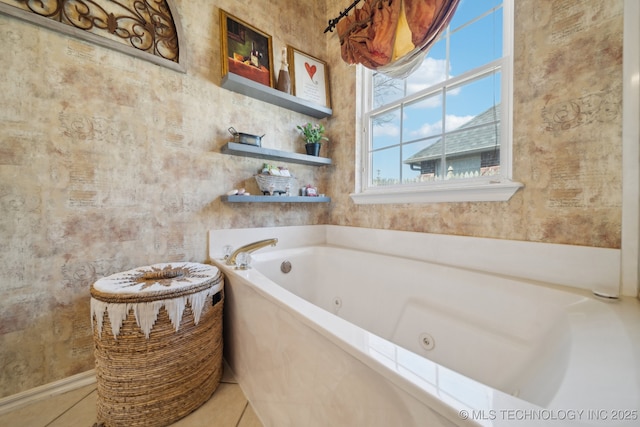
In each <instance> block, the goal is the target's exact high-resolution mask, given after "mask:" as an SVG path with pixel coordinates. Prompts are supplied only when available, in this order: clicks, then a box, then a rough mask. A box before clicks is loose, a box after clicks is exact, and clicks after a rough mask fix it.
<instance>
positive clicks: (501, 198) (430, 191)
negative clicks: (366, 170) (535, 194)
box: [350, 177, 524, 205]
mask: <svg viewBox="0 0 640 427" xmlns="http://www.w3.org/2000/svg"><path fill="white" fill-rule="evenodd" d="M522 187H524V185H523V184H521V183H519V182H515V181H510V180H507V179H502V180H496V179H495V177H494V179H492V180H464V181H462V180H461V181H460V182H453V181H447V182H445V183H433V184H427V185H418V186H401V187H376V188H369V189H367V190H365V191H363V192H361V193H353V194H350V196H351V199H352V200H353V202H354V203H355V204H357V205H370V204H389V203H441V202H506V201H507V200H509V199H510V198H511V196H513V195H514V194H515V192H516V191H518V189H520V188H522Z"/></svg>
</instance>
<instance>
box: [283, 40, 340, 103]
mask: <svg viewBox="0 0 640 427" xmlns="http://www.w3.org/2000/svg"><path fill="white" fill-rule="evenodd" d="M287 57H288V60H289V74H290V76H291V90H292V93H293V95H295V96H297V97H298V98H302V99H305V100H307V101H310V102H313V103H315V104H320V105H322V106H324V107H327V108H331V97H330V94H329V69H328V67H327V63H326V62H324V61H321V60H319V59H318V58H314V57H313V56H311V55H308V54H306V53H304V52H301V51H299V50H298V49H296V48H294V47H292V46H287Z"/></svg>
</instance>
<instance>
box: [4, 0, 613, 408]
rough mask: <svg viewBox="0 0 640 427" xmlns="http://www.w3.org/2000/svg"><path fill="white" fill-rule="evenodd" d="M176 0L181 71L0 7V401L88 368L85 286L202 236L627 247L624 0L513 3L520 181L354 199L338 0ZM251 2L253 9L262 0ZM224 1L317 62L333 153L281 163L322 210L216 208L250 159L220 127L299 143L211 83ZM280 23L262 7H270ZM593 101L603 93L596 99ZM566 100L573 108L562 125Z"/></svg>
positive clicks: (246, 171)
mask: <svg viewBox="0 0 640 427" xmlns="http://www.w3.org/2000/svg"><path fill="white" fill-rule="evenodd" d="M212 3H213V2H209V1H202V0H200V1H186V0H178V1H175V4H176V5H177V9H178V10H177V14H178V15H179V17H180V19H181V22H182V25H183V28H184V34H185V37H184V40H182V41H181V47H182V48H184V49H185V51H186V54H187V55H188V61H187V63H186V64H185V65H186V68H187V72H186V74H180V73H177V72H174V71H171V70H168V69H164V68H161V67H158V66H156V65H153V64H150V63H147V62H145V61H141V60H137V59H134V58H132V57H129V56H127V55H123V54H121V53H118V52H114V51H110V50H108V49H105V48H101V47H98V46H94V45H91V44H89V43H85V42H80V41H78V40H76V39H73V38H70V37H67V36H63V35H59V34H57V33H55V32H52V31H49V30H45V29H42V28H39V27H37V26H34V25H31V24H28V23H24V22H22V21H20V20H16V19H14V18H9V17H6V16H2V15H0V47H1V48H2V52H3V54H2V55H0V68H1V69H2V70H3V75H4V76H5V77H4V78H3V79H2V80H0V93H1V94H2V95H1V96H0V121H1V123H2V126H1V127H0V260H1V262H0V278H1V282H0V369H1V371H0V397H2V396H7V395H11V394H14V393H17V392H20V391H23V390H26V389H29V388H32V387H35V386H38V385H42V384H45V383H48V382H51V381H55V380H58V379H60V378H63V377H66V376H69V375H72V374H75V373H79V372H83V371H87V370H89V369H92V368H93V355H92V335H91V330H90V322H89V294H88V288H89V285H90V284H91V283H92V282H93V281H95V280H96V278H98V277H101V276H104V275H107V274H111V273H114V272H117V271H122V270H124V269H128V268H133V267H136V266H140V265H147V264H150V263H155V262H164V261H173V260H188V261H202V260H204V259H205V257H206V244H207V242H206V234H205V233H206V230H207V229H210V228H224V227H250V226H251V227H253V226H272V225H299V224H315V223H333V224H345V225H357V226H369V227H379V228H393V229H402V230H417V231H426V232H434V233H449V234H464V235H472V236H487V237H497V238H508V239H518V240H531V241H547V242H557V243H569V244H577V245H591V246H601V247H613V248H617V247H619V246H620V210H621V171H620V170H621V112H620V101H621V73H622V71H621V52H622V0H616V1H611V0H587V1H583V0H564V1H561V0H553V1H551V0H545V1H539V0H517V1H516V3H517V4H516V48H515V50H516V58H515V73H516V76H515V106H514V124H515V132H514V151H515V156H514V177H515V179H517V180H519V181H521V182H523V183H524V184H525V185H526V188H525V189H524V190H520V191H519V192H518V193H516V195H515V196H514V197H513V198H512V199H511V200H510V201H509V202H505V203H451V204H436V205H419V206H409V205H382V206H355V205H354V204H353V203H352V202H351V200H350V199H349V197H348V193H350V192H352V191H353V189H354V176H355V171H354V159H355V145H354V140H355V115H356V113H355V72H354V68H353V67H349V66H347V65H345V64H343V63H342V62H341V61H340V59H339V49H338V42H337V37H336V35H335V33H333V34H329V35H323V34H322V31H323V30H324V28H325V26H326V21H327V19H328V18H329V17H333V16H335V15H336V14H337V13H338V12H339V11H340V10H342V9H344V7H346V6H347V3H349V2H342V1H338V0H328V1H327V6H326V8H325V6H324V5H323V4H322V3H318V2H315V1H311V0H305V1H299V0H275V1H269V2H257V3H256V2H249V1H246V0H244V1H235V0H221V1H217V2H215V5H213V4H212ZM257 4H259V5H257ZM218 7H220V8H223V9H225V10H227V11H228V12H229V13H231V14H233V15H235V16H237V17H240V18H242V19H244V20H246V21H248V22H250V23H251V24H253V25H254V26H256V27H258V28H259V29H261V30H263V31H265V32H267V33H269V34H271V35H273V36H274V51H275V62H276V64H278V63H279V51H280V49H281V47H282V46H283V45H284V44H287V43H289V44H293V45H295V46H296V47H297V48H299V49H302V50H304V51H306V52H308V53H310V54H312V55H314V56H317V57H320V58H326V59H327V60H328V61H329V65H330V77H331V85H332V103H333V105H332V106H333V110H334V115H333V117H332V118H331V120H329V122H328V128H329V132H330V136H331V137H332V140H333V141H332V142H331V143H330V144H329V147H328V153H327V154H329V155H330V156H331V157H333V159H334V165H333V166H330V167H323V168H319V169H316V168H313V167H307V166H300V165H294V164H292V165H288V166H289V167H290V168H291V169H292V170H293V171H294V172H295V174H296V175H297V176H298V177H299V178H300V181H302V182H303V183H306V182H313V183H317V184H318V185H319V186H320V189H321V191H323V192H326V193H327V194H329V195H330V196H332V198H333V202H332V203H331V204H330V205H328V206H327V205H306V204H305V205H290V204H287V205H273V204H269V205H253V204H240V205H228V204H223V203H221V202H220V201H219V196H220V195H221V194H223V193H225V192H226V191H227V190H229V189H231V188H234V187H239V186H246V187H247V188H249V189H250V190H252V191H255V190H256V189H255V187H252V186H254V185H255V184H253V183H252V182H251V178H250V177H251V175H252V174H253V173H255V172H256V171H257V169H258V168H259V167H260V166H261V164H262V162H261V161H260V160H259V159H247V158H241V157H234V156H227V155H222V154H220V147H221V146H222V145H223V144H224V143H225V142H226V141H227V140H228V134H227V130H226V129H227V127H229V126H230V125H233V126H234V127H236V129H238V130H240V131H242V132H248V133H257V134H262V133H265V134H266V136H265V141H264V145H265V146H268V147H272V148H278V149H286V150H292V151H294V150H295V151H298V152H302V147H301V145H300V144H299V143H298V142H296V132H295V125H296V124H299V123H303V122H305V121H307V120H309V119H310V118H309V117H306V116H303V115H300V114H298V113H295V112H292V111H289V110H285V109H282V108H279V107H275V106H272V105H270V104H265V103H263V102H260V101H257V100H254V99H251V98H247V97H244V96H241V95H238V94H235V93H232V92H229V91H227V90H225V89H221V88H220V86H219V85H220V49H219V43H220V40H219V28H218ZM276 14H277V15H278V19H273V17H274V15H276ZM603 99H606V100H607V101H608V103H607V104H606V105H608V106H610V107H609V108H607V109H604V110H603V109H602V108H600V109H598V108H597V106H598V105H600V104H598V102H601V101H602V100H603ZM576 106H577V107H579V108H580V111H581V113H582V114H581V115H580V116H579V119H578V118H574V119H567V120H565V121H564V122H563V123H559V122H558V120H557V118H558V117H561V116H562V115H563V114H564V112H565V111H567V112H569V113H571V112H572V111H575V108H576Z"/></svg>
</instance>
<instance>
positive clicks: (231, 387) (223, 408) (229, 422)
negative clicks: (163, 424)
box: [172, 383, 247, 427]
mask: <svg viewBox="0 0 640 427" xmlns="http://www.w3.org/2000/svg"><path fill="white" fill-rule="evenodd" d="M246 405H247V399H246V398H245V397H244V394H243V393H242V390H241V389H240V386H239V385H237V384H227V383H221V384H220V385H219V386H218V388H217V389H216V391H215V393H214V394H213V396H212V397H211V399H209V401H208V402H206V403H205V404H204V405H202V406H201V407H200V408H198V410H196V411H195V412H193V413H191V414H189V415H187V416H186V417H185V418H183V419H181V420H179V421H178V422H176V423H174V424H172V426H173V427H205V426H206V427H234V426H236V425H237V424H238V420H240V417H241V416H242V412H243V411H244V408H245V406H246Z"/></svg>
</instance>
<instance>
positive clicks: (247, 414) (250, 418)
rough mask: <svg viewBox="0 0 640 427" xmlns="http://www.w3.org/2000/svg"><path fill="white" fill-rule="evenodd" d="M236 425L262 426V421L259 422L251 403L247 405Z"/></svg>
mask: <svg viewBox="0 0 640 427" xmlns="http://www.w3.org/2000/svg"><path fill="white" fill-rule="evenodd" d="M238 427H262V422H260V418H258V416H257V415H256V413H255V412H254V410H253V408H252V407H251V405H247V409H245V411H244V414H242V418H241V419H240V423H238Z"/></svg>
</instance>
